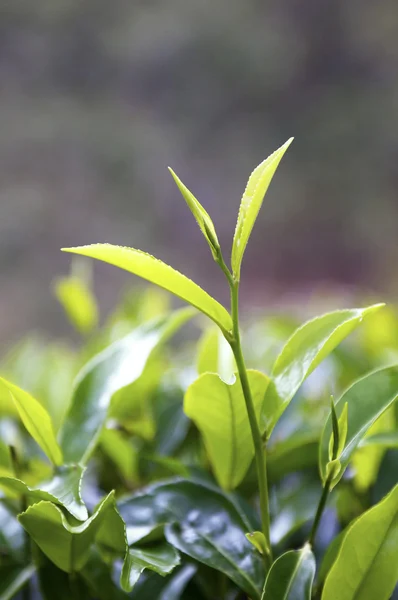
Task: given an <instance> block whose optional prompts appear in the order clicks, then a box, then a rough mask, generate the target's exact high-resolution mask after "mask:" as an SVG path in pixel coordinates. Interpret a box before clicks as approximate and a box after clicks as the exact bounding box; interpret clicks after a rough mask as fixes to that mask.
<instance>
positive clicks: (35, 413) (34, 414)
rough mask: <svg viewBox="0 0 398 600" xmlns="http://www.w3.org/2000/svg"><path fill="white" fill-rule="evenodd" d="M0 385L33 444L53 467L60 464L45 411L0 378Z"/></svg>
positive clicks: (29, 396) (55, 442)
mask: <svg viewBox="0 0 398 600" xmlns="http://www.w3.org/2000/svg"><path fill="white" fill-rule="evenodd" d="M0 385H2V386H4V387H6V388H7V390H8V391H9V392H10V394H11V397H12V399H13V401H14V404H15V406H16V407H17V410H18V413H19V416H20V418H21V421H22V423H23V424H24V426H25V427H26V429H27V430H28V432H29V433H30V435H31V436H32V437H33V439H34V440H35V442H37V444H39V446H40V448H41V449H42V450H43V452H44V453H45V454H46V455H47V456H48V458H49V459H50V460H51V461H52V462H53V463H54V464H55V465H60V464H62V452H61V449H60V447H59V445H58V442H57V440H56V439H55V434H54V428H53V424H52V421H51V418H50V415H49V414H48V412H47V411H46V409H45V408H44V407H43V406H42V405H41V404H40V402H38V401H37V400H36V399H35V398H33V396H31V395H30V394H28V392H25V391H24V390H22V389H21V388H19V387H18V386H16V385H14V384H13V383H10V382H9V381H7V380H6V379H3V378H2V377H0Z"/></svg>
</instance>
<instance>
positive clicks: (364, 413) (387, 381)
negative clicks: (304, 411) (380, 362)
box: [319, 366, 398, 485]
mask: <svg viewBox="0 0 398 600" xmlns="http://www.w3.org/2000/svg"><path fill="white" fill-rule="evenodd" d="M397 396H398V366H394V367H387V368H385V369H380V370H378V371H374V372H373V373H370V374H369V375H366V376H365V377H363V378H362V379H359V380H358V381H356V382H355V383H354V384H353V385H352V386H351V387H349V388H348V390H347V391H346V392H345V393H344V394H343V395H342V396H341V398H340V399H339V400H338V401H337V402H336V413H337V415H338V416H340V415H341V413H342V411H343V409H344V406H345V404H346V403H347V404H348V415H349V418H348V430H347V437H346V440H345V445H344V448H343V450H342V452H341V453H340V456H339V461H340V463H341V469H340V470H339V472H338V478H337V479H335V480H334V485H335V484H336V483H337V482H338V481H339V479H340V478H341V477H342V475H343V473H344V471H345V469H346V467H347V465H348V463H349V461H350V459H351V456H352V454H353V452H354V450H356V448H357V447H358V445H359V444H360V442H361V441H362V439H363V438H364V437H365V435H366V433H367V431H368V430H369V428H370V427H371V426H372V425H373V423H375V422H376V421H377V419H378V418H379V417H380V416H381V415H382V414H383V413H384V411H386V410H387V408H388V407H389V406H391V404H392V403H393V402H394V401H395V399H396V398H397ZM331 435H332V425H331V417H330V415H329V417H328V419H327V421H326V424H325V428H324V430H323V432H322V437H321V442H320V453H319V468H320V472H321V476H322V479H323V481H325V480H326V477H327V473H326V471H327V464H328V462H329V443H330V436H331Z"/></svg>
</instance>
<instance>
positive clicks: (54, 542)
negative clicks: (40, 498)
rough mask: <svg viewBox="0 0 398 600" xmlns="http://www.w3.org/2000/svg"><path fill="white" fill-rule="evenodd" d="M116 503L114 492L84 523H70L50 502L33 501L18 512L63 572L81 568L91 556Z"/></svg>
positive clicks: (28, 528) (37, 540) (23, 522)
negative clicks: (99, 534) (101, 528)
mask: <svg viewBox="0 0 398 600" xmlns="http://www.w3.org/2000/svg"><path fill="white" fill-rule="evenodd" d="M113 506H114V494H113V492H111V493H110V494H109V495H108V496H107V497H106V498H105V499H104V500H103V502H102V503H101V504H100V506H99V507H98V508H97V510H96V511H95V513H94V514H93V515H92V516H91V517H90V518H89V519H87V521H85V522H84V523H82V524H81V525H70V524H69V523H68V521H67V520H66V518H65V516H64V514H63V512H62V511H61V510H60V509H59V508H58V507H57V506H55V505H54V504H52V503H51V502H39V503H38V504H33V505H32V506H30V507H29V508H28V509H27V510H26V511H25V512H24V513H22V514H21V515H19V517H18V518H19V521H20V522H21V523H22V525H23V527H24V528H25V529H26V531H27V532H28V533H29V535H30V536H31V537H32V539H33V540H34V541H35V542H36V544H37V545H38V546H39V548H40V549H41V550H42V551H43V552H44V554H45V555H46V556H47V557H48V558H49V559H50V560H51V561H52V562H53V563H54V564H55V565H56V566H57V567H58V568H59V569H61V570H62V571H66V572H67V573H71V572H73V571H78V570H79V569H81V568H82V567H83V566H84V564H85V562H86V561H87V559H88V557H89V552H90V546H91V544H92V543H93V542H94V540H95V537H96V535H97V533H98V531H99V529H100V527H101V525H102V523H103V521H104V518H105V516H106V513H107V511H108V510H109V509H111V508H112V507H113Z"/></svg>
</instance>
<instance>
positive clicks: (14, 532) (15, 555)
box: [0, 503, 25, 563]
mask: <svg viewBox="0 0 398 600" xmlns="http://www.w3.org/2000/svg"><path fill="white" fill-rule="evenodd" d="M24 538H25V533H24V530H23V529H22V527H21V525H20V523H18V521H17V518H16V517H15V515H13V513H12V512H11V511H10V510H9V509H8V508H7V507H6V506H5V505H4V504H2V503H0V556H1V555H2V556H6V557H9V558H11V559H12V561H15V562H18V563H20V562H23V559H24Z"/></svg>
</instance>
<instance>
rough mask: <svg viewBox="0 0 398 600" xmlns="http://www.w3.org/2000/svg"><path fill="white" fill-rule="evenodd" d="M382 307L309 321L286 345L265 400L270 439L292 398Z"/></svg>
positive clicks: (264, 422)
mask: <svg viewBox="0 0 398 600" xmlns="http://www.w3.org/2000/svg"><path fill="white" fill-rule="evenodd" d="M382 306H384V305H383V304H376V305H375V306H370V307H369V308H364V309H352V310H339V311H335V312H331V313H327V314H325V315H323V316H321V317H317V318H316V319H313V320H311V321H308V322H307V323H305V324H304V325H302V326H301V327H300V328H299V329H297V330H296V331H295V332H294V333H293V335H292V336H291V337H290V339H289V340H288V341H287V342H286V344H285V346H284V347H283V349H282V351H281V353H280V354H279V356H278V358H277V359H276V361H275V364H274V367H273V370H272V375H271V383H270V385H269V386H268V388H267V392H266V395H265V399H264V409H263V412H262V419H261V425H262V429H263V430H264V431H267V433H268V435H270V433H271V431H272V429H273V428H274V426H275V424H276V422H277V421H278V419H279V417H280V416H281V414H282V413H283V412H284V410H285V409H286V407H287V406H288V404H289V403H290V401H291V400H292V398H293V396H294V395H295V393H296V392H297V390H298V389H299V387H300V386H301V384H302V383H303V382H304V381H305V380H306V379H307V377H308V376H309V375H310V374H311V373H312V372H313V371H314V369H316V367H317V366H318V365H319V364H320V363H321V362H322V361H323V360H324V359H325V358H326V357H327V356H328V355H329V354H330V353H331V352H332V351H333V350H334V349H335V348H336V346H337V345H338V344H340V342H342V341H343V340H344V338H346V337H347V336H348V335H349V334H350V333H351V332H352V331H353V330H354V329H355V328H356V327H358V325H360V323H361V322H362V320H363V319H364V318H365V317H366V316H368V315H371V314H373V313H374V312H375V311H377V310H379V309H380V308H381V307H382Z"/></svg>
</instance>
